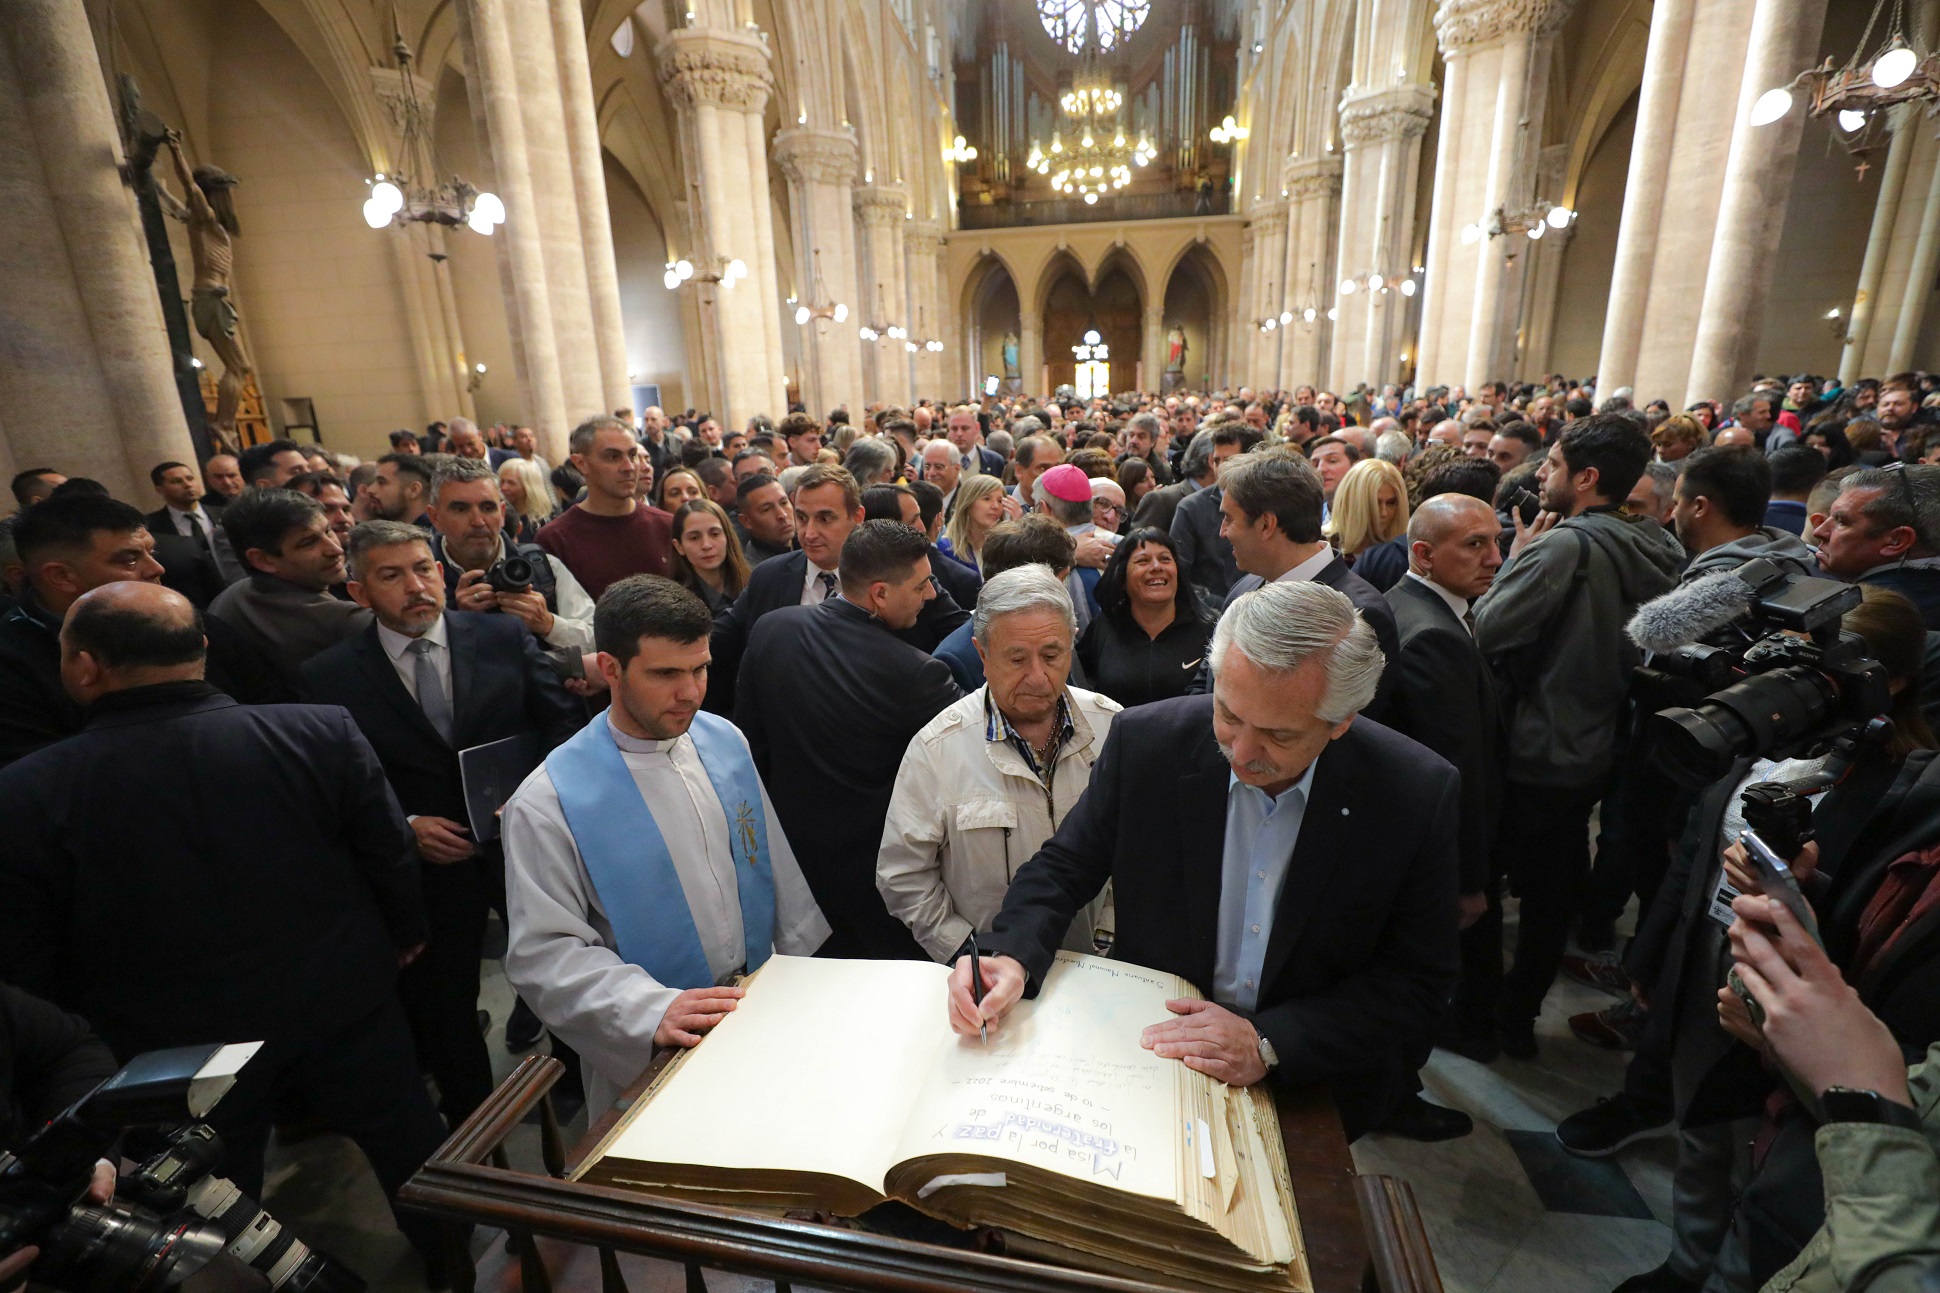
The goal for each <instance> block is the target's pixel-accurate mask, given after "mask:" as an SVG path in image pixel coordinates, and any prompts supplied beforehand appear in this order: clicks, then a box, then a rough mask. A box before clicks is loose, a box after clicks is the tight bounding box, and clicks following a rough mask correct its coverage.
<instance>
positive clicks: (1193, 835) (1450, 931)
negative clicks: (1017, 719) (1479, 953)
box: [980, 696, 1461, 1135]
mask: <svg viewBox="0 0 1940 1293" xmlns="http://www.w3.org/2000/svg"><path fill="white" fill-rule="evenodd" d="M1212 713H1213V702H1212V699H1211V698H1210V697H1206V696H1185V697H1181V698H1179V699H1177V700H1162V701H1158V702H1156V703H1154V704H1151V705H1143V706H1140V707H1139V708H1137V709H1128V710H1125V711H1124V712H1123V713H1121V714H1120V715H1119V716H1118V718H1117V719H1116V720H1114V721H1113V723H1112V725H1111V732H1110V733H1109V735H1107V736H1106V738H1105V745H1104V748H1103V750H1102V751H1101V752H1100V753H1099V756H1098V762H1097V763H1096V764H1095V765H1094V766H1093V767H1092V770H1091V782H1090V786H1089V788H1088V789H1087V790H1086V791H1085V794H1084V797H1083V798H1082V799H1080V800H1079V801H1078V804H1077V807H1075V808H1073V809H1072V810H1071V813H1070V815H1069V816H1067V817H1066V818H1065V819H1064V824H1063V825H1062V826H1060V827H1059V828H1058V830H1057V833H1056V834H1055V835H1053V836H1052V837H1051V838H1050V840H1048V841H1047V842H1046V843H1045V845H1044V847H1043V848H1042V849H1040V850H1039V851H1038V853H1037V855H1036V856H1035V857H1033V858H1032V859H1031V860H1030V861H1029V862H1027V863H1025V864H1024V865H1023V866H1022V867H1021V868H1019V869H1018V872H1017V876H1016V878H1015V879H1014V880H1012V881H1011V885H1010V890H1009V892H1008V893H1006V894H1005V896H1004V905H1003V909H1002V910H1001V911H1000V912H999V913H998V914H997V917H996V921H995V924H994V926H993V928H992V930H991V933H990V934H989V936H988V937H986V938H984V939H981V940H980V942H981V943H982V945H983V950H984V952H985V953H986V954H996V953H1001V954H1003V955H1006V956H1012V957H1015V958H1016V959H1017V960H1018V961H1020V962H1021V963H1022V964H1023V966H1024V969H1025V971H1026V973H1027V974H1028V975H1029V979H1030V982H1029V986H1028V988H1027V989H1026V991H1027V992H1029V993H1035V992H1036V991H1037V989H1038V987H1039V985H1041V984H1042V982H1043V978H1044V974H1045V972H1046V971H1047V970H1048V969H1049V968H1050V964H1051V958H1052V955H1053V954H1054V953H1055V952H1056V951H1057V949H1058V947H1059V945H1060V943H1061V941H1062V940H1063V938H1064V934H1065V930H1066V928H1067V927H1068V926H1069V925H1070V923H1071V919H1072V917H1073V915H1074V914H1075V913H1076V912H1078V911H1079V910H1080V909H1081V908H1082V907H1083V906H1084V904H1086V903H1088V902H1090V901H1091V900H1092V898H1094V897H1095V896H1097V894H1098V892H1099V891H1100V890H1101V889H1103V888H1104V886H1105V882H1106V881H1107V880H1109V881H1111V882H1112V891H1113V894H1114V900H1115V902H1116V904H1117V913H1118V925H1117V941H1116V943H1115V945H1114V946H1113V949H1112V955H1113V957H1115V958H1117V959H1119V960H1124V961H1129V962H1131V963H1133V964H1135V965H1145V966H1150V967H1152V968H1153V969H1158V970H1166V971H1170V972H1171V973H1173V974H1177V975H1179V976H1181V977H1182V978H1185V979H1187V980H1189V981H1190V982H1191V983H1193V984H1194V985H1195V986H1197V987H1198V988H1199V990H1200V991H1201V992H1203V993H1205V994H1206V995H1207V996H1208V997H1210V996H1211V995H1212V988H1213V981H1214V974H1215V971H1216V967H1217V961H1218V947H1219V905H1220V888H1221V884H1222V876H1223V871H1224V842H1225V836H1226V809H1227V798H1228V789H1229V785H1230V782H1231V779H1232V769H1231V767H1230V765H1228V764H1227V762H1226V760H1225V758H1224V756H1222V755H1221V754H1220V753H1219V747H1218V744H1217V743H1216V742H1215V740H1214V738H1213V726H1212ZM1404 792H1405V793H1406V795H1407V797H1408V800H1409V803H1410V805H1411V808H1410V811H1408V812H1396V811H1395V800H1396V796H1397V795H1398V794H1401V793H1404ZM1460 797H1461V788H1460V785H1459V778H1458V777H1457V776H1456V773H1455V771H1454V769H1452V768H1451V767H1449V766H1448V764H1447V763H1445V762H1444V761H1443V760H1442V759H1441V758H1440V757H1439V756H1437V755H1435V754H1433V753H1432V752H1430V751H1428V750H1426V749H1424V748H1422V747H1421V746H1419V745H1417V744H1415V743H1414V742H1413V741H1410V740H1408V739H1407V738H1405V737H1403V736H1401V735H1400V734H1399V733H1396V732H1393V731H1390V730H1389V729H1387V728H1385V727H1382V726H1381V725H1380V724H1378V723H1374V722H1370V721H1368V720H1367V719H1365V718H1363V719H1359V720H1357V721H1356V722H1355V723H1354V725H1353V726H1352V727H1350V728H1349V729H1348V730H1347V732H1346V734H1345V735H1343V736H1342V737H1341V738H1340V739H1339V740H1337V741H1334V742H1332V743H1330V744H1329V745H1328V746H1327V748H1326V750H1325V751H1324V752H1323V753H1322V754H1321V756H1320V760H1319V764H1318V766H1317V767H1316V768H1315V769H1314V779H1313V785H1312V788H1311V792H1310V794H1309V796H1308V799H1307V805H1306V812H1305V814H1304V815H1303V818H1302V823H1301V829H1300V836H1299V841H1298V843H1296V844H1295V846H1294V850H1293V856H1292V860H1291V863H1290V865H1289V867H1288V869H1287V873H1286V881H1285V884H1284V887H1283V888H1282V889H1281V892H1280V898H1279V903H1278V906H1277V907H1276V909H1275V911H1274V915H1273V930H1272V933H1271V934H1270V935H1269V937H1268V941H1267V951H1266V960H1265V965H1264V972H1265V973H1264V978H1263V979H1262V980H1261V983H1260V991H1259V997H1258V1009H1257V1010H1256V1011H1255V1012H1254V1014H1253V1015H1252V1019H1253V1023H1254V1026H1255V1027H1257V1028H1258V1029H1259V1030H1260V1032H1261V1033H1262V1034H1263V1035H1264V1036H1265V1037H1266V1038H1267V1039H1268V1040H1269V1041H1271V1042H1272V1043H1273V1047H1274V1050H1275V1051H1276V1052H1278V1054H1279V1058H1280V1066H1279V1068H1278V1069H1277V1070H1276V1071H1275V1075H1274V1077H1275V1080H1277V1081H1279V1082H1282V1083H1285V1084H1287V1085H1297V1084H1303V1083H1313V1082H1326V1083H1329V1084H1330V1085H1331V1086H1332V1087H1333V1090H1334V1097H1335V1100H1336V1101H1337V1102H1338V1103H1339V1105H1340V1109H1341V1113H1342V1116H1343V1118H1344V1119H1345V1120H1346V1122H1347V1125H1348V1128H1349V1134H1350V1135H1354V1134H1358V1132H1360V1131H1363V1130H1365V1129H1367V1128H1368V1127H1369V1126H1373V1125H1376V1124H1378V1123H1379V1121H1380V1119H1381V1117H1382V1115H1383V1114H1384V1113H1385V1112H1386V1111H1387V1109H1388V1108H1389V1107H1391V1106H1392V1104H1393V1103H1394V1102H1395V1101H1396V1100H1398V1099H1400V1098H1402V1097H1404V1096H1406V1095H1407V1094H1410V1093H1411V1092H1412V1090H1413V1084H1412V1076H1413V1071H1412V1068H1411V1067H1410V1066H1409V1062H1408V1058H1407V1056H1408V1051H1409V1047H1410V1045H1411V1044H1412V1042H1413V1041H1414V1039H1416V1038H1418V1037H1420V1036H1421V1035H1423V1034H1424V1033H1426V1032H1427V1031H1428V1030H1429V1029H1430V1028H1431V1027H1432V1025H1433V1024H1434V1022H1435V1021H1436V1019H1437V1018H1438V1017H1439V1015H1440V1012H1441V1010H1442V1007H1443V1004H1444V1002H1445V1001H1446V1000H1447V995H1448V991H1449V989H1450V988H1451V987H1452V986H1453V984H1454V981H1455V974H1456V965H1457V954H1456V939H1455V924H1456V920H1455V895H1456V886H1457V872H1458V869H1459V867H1458V861H1457V857H1458V845H1457V837H1456V831H1457V813H1458V804H1459V801H1460ZM1155 805H1163V811H1159V810H1156V809H1155V807H1154V806H1155ZM1153 1022H1157V1021H1156V1020H1155V1021H1153Z"/></svg>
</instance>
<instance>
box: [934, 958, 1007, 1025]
mask: <svg viewBox="0 0 1940 1293" xmlns="http://www.w3.org/2000/svg"><path fill="white" fill-rule="evenodd" d="M977 962H978V964H977V968H978V970H979V971H980V977H981V978H982V979H983V1000H982V1001H981V1002H979V1001H977V1000H975V999H974V998H973V997H972V994H971V992H970V957H969V956H967V955H965V956H960V957H958V958H957V963H956V968H955V969H953V970H951V971H950V1027H951V1029H952V1030H953V1031H954V1032H955V1033H956V1034H957V1035H958V1036H959V1037H975V1036H977V1035H978V1034H979V1032H980V1031H983V1030H987V1029H990V1028H995V1027H996V1026H997V1025H998V1024H999V1023H1001V1022H1002V1021H1003V1018H1004V1016H1005V1015H1007V1014H1009V1013H1010V1008H1011V1007H1012V1006H1014V1005H1016V1004H1017V1002H1018V1001H1019V999H1021V998H1022V997H1023V995H1024V967H1023V965H1022V964H1020V963H1019V962H1018V961H1016V960H1014V959H1013V958H1011V957H1008V956H979V957H978V958H977Z"/></svg>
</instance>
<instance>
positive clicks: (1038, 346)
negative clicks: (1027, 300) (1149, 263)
mask: <svg viewBox="0 0 1940 1293" xmlns="http://www.w3.org/2000/svg"><path fill="white" fill-rule="evenodd" d="M1017 295H1018V299H1019V301H1020V302H1022V300H1023V297H1024V293H1023V292H1022V291H1021V290H1020V291H1019V292H1018V294H1017ZM1018 316H1019V317H1018V323H1017V379H1018V381H1019V382H1020V383H1021V384H1022V385H1023V387H1024V394H1026V395H1035V396H1037V397H1038V398H1040V399H1042V398H1043V397H1045V396H1047V395H1049V394H1050V393H1051V392H1050V391H1048V390H1046V389H1045V387H1044V320H1043V319H1042V318H1041V317H1040V316H1038V315H1036V314H1033V313H1032V312H1031V308H1030V306H1029V305H1024V306H1023V308H1022V309H1021V310H1019V311H1018Z"/></svg>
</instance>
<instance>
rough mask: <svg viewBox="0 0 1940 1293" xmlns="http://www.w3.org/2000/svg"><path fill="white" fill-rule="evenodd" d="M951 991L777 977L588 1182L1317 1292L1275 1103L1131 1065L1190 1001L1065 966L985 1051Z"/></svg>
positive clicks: (795, 961) (610, 1140)
mask: <svg viewBox="0 0 1940 1293" xmlns="http://www.w3.org/2000/svg"><path fill="white" fill-rule="evenodd" d="M949 973H950V972H949V967H947V966H942V965H933V964H929V963H926V962H917V961H834V960H817V959H811V958H806V957H791V956H777V957H774V958H772V959H771V960H769V961H768V963H767V964H766V965H764V966H763V967H762V968H761V970H760V971H759V972H758V973H757V974H755V975H754V976H753V977H751V978H750V979H749V980H748V981H747V985H746V986H747V989H748V993H747V996H746V997H745V998H743V1000H742V1001H741V1003H740V1006H739V1008H738V1009H737V1010H735V1012H734V1013H733V1014H731V1015H729V1016H727V1017H726V1018H725V1019H724V1020H723V1021H722V1022H721V1023H720V1025H719V1026H717V1027H716V1028H715V1029H714V1031H713V1032H712V1033H710V1034H709V1035H708V1036H707V1038H706V1039H705V1040H703V1041H702V1042H701V1044H700V1045H699V1046H697V1047H695V1048H694V1049H693V1050H691V1051H689V1052H687V1053H686V1054H685V1055H683V1056H682V1057H681V1058H680V1060H679V1061H677V1062H676V1063H674V1064H671V1065H669V1066H668V1067H667V1069H665V1070H664V1071H663V1072H662V1074H661V1075H660V1077H659V1078H658V1080H657V1081H656V1082H655V1083H654V1085H653V1086H652V1087H650V1088H649V1089H648V1090H647V1092H646V1093H645V1094H644V1095H643V1096H642V1097H641V1099H640V1100H638V1101H637V1102H635V1104H634V1105H633V1107H632V1108H631V1109H630V1110H628V1112H627V1114H626V1115H625V1117H623V1118H622V1119H620V1121H619V1122H618V1123H617V1124H616V1125H615V1126H614V1128H613V1130H612V1132H611V1133H610V1134H609V1135H608V1136H607V1137H606V1139H605V1140H604V1141H603V1142H602V1143H601V1144H600V1146H599V1148H598V1150H597V1151H596V1152H595V1153H594V1154H593V1155H591V1156H590V1157H589V1158H588V1159H587V1161H586V1163H585V1164H584V1165H583V1166H582V1167H581V1169H580V1173H579V1176H580V1179H583V1180H587V1181H591V1182H596V1183H599V1184H607V1185H620V1186H626V1187H630V1188H636V1189H642V1190H649V1191H652V1192H654V1193H662V1194H670V1195H674V1196H678V1197H681V1198H687V1199H692V1200H696V1201H701V1202H707V1203H714V1204H721V1205H725V1206H730V1207H740V1208H754V1209H771V1210H786V1209H791V1208H812V1209H819V1210H824V1211H828V1212H833V1213H838V1214H841V1215H844V1216H854V1215H856V1214H858V1213H861V1212H864V1211H866V1210H867V1209H869V1208H871V1207H873V1206H875V1205H876V1204H879V1203H881V1202H883V1201H884V1200H885V1199H900V1200H902V1201H903V1202H905V1203H908V1204H910V1205H911V1206H913V1207H916V1208H918V1209H920V1210H922V1211H924V1212H926V1213H929V1214H931V1215H933V1216H936V1217H940V1218H942V1219H944V1220H946V1221H949V1222H952V1223H954V1224H956V1225H959V1226H996V1227H999V1228H1002V1229H1004V1230H1007V1231H1011V1232H1013V1233H1015V1234H1017V1235H1020V1236H1023V1237H1024V1238H1025V1239H1026V1240H1027V1241H1032V1242H1031V1250H1032V1251H1034V1252H1040V1253H1047V1250H1048V1253H1047V1255H1051V1256H1054V1257H1056V1258H1058V1259H1061V1260H1065V1261H1068V1262H1069V1263H1070V1264H1072V1265H1076V1266H1083V1267H1088V1268H1091V1269H1096V1270H1102V1271H1108V1272H1113V1273H1120V1274H1140V1273H1153V1272H1162V1273H1165V1274H1168V1275H1172V1276H1176V1277H1178V1278H1179V1279H1181V1280H1185V1281H1190V1282H1192V1283H1194V1284H1200V1285H1206V1286H1211V1287H1219V1288H1228V1289H1235V1290H1248V1291H1251V1290H1266V1289H1272V1290H1305V1289H1307V1288H1309V1287H1310V1284H1309V1281H1308V1278H1307V1270H1306V1265H1305V1263H1304V1261H1303V1260H1302V1258H1301V1251H1300V1229H1299V1225H1298V1222H1297V1220H1296V1218H1295V1215H1294V1204H1293V1191H1292V1187H1291V1184H1290V1181H1289V1178H1288V1174H1287V1165H1286V1155H1285V1153H1284V1152H1283V1150H1282V1147H1281V1142H1280V1128H1279V1121H1278V1119H1277V1117H1276V1116H1275V1114H1274V1110H1273V1104H1272V1101H1271V1099H1270V1098H1269V1097H1268V1096H1267V1094H1266V1093H1265V1092H1263V1091H1261V1090H1258V1089H1242V1088H1235V1087H1229V1086H1227V1085H1226V1084H1225V1083H1223V1082H1218V1081H1215V1080H1214V1079H1212V1078H1209V1077H1206V1076H1205V1075H1203V1074H1200V1073H1196V1072H1194V1071H1193V1070H1191V1069H1189V1068H1187V1067H1186V1066H1185V1065H1184V1064H1181V1063H1180V1062H1178V1061H1177V1060H1168V1059H1161V1058H1159V1057H1158V1056H1156V1055H1154V1054H1152V1053H1151V1052H1150V1051H1147V1050H1145V1049H1143V1048H1142V1047H1140V1045H1139V1040H1138V1039H1139V1034H1140V1031H1141V1030H1142V1029H1143V1028H1144V1027H1145V1026H1146V1025H1148V1024H1152V1023H1157V1022H1159V1021H1161V1020H1163V1019H1166V1018H1169V1017H1170V1016H1169V1013H1168V1012H1167V1010H1166V1008H1165V1002H1166V1001H1167V1000H1168V999H1170V998H1176V997H1192V996H1197V995H1198V993H1197V992H1195V991H1194V989H1193V988H1192V987H1191V986H1190V985H1189V984H1187V983H1186V982H1185V981H1184V980H1182V979H1179V978H1177V977H1176V976H1174V975H1170V974H1161V973H1159V972H1158V971H1155V970H1148V969H1143V968H1141V967H1139V966H1135V965H1125V964H1121V963H1120V962H1117V961H1109V960H1104V959H1101V958H1099V957H1095V956H1081V955H1078V954H1076V953H1072V952H1060V953H1058V957H1057V963H1056V964H1055V965H1054V966H1053V967H1052V969H1051V972H1050V974H1049V975H1048V976H1047V977H1046V980H1045V983H1044V989H1043V991H1042V992H1041V993H1039V995H1038V996H1037V998H1036V999H1035V1000H1034V1001H1025V1002H1022V1003H1020V1004H1019V1005H1018V1007H1017V1008H1016V1009H1015V1010H1013V1011H1012V1012H1011V1014H1010V1016H1009V1017H1008V1018H1007V1019H1005V1021H1004V1023H1003V1025H1002V1027H1001V1028H1000V1029H998V1030H997V1031H995V1032H993V1033H991V1035H990V1039H989V1041H987V1042H979V1041H978V1040H977V1039H976V1038H974V1037H971V1038H959V1037H957V1036H955V1035H954V1034H953V1033H952V1032H951V1031H950V1028H949V1023H948V1016H947V1010H946V1006H945V992H946V985H947V981H948V979H949Z"/></svg>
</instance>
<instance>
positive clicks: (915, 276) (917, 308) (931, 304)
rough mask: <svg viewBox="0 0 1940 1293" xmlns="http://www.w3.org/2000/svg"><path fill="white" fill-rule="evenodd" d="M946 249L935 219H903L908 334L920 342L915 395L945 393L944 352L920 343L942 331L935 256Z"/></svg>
mask: <svg viewBox="0 0 1940 1293" xmlns="http://www.w3.org/2000/svg"><path fill="white" fill-rule="evenodd" d="M942 250H943V235H942V230H941V229H940V228H939V227H938V225H937V223H936V222H935V221H934V220H906V221H904V222H903V255H904V270H905V273H906V274H907V275H908V280H909V301H910V321H909V337H910V340H911V341H914V342H917V343H918V345H917V347H916V353H915V354H914V355H911V356H910V359H911V360H912V362H911V364H910V368H911V371H912V374H913V376H912V379H911V383H910V389H911V391H912V392H913V393H914V394H915V395H916V396H924V395H928V396H933V397H938V398H940V397H942V396H943V395H945V394H946V392H945V391H944V390H943V374H942V369H941V365H940V363H939V362H938V361H939V360H940V359H941V356H940V355H938V354H937V353H936V352H935V351H932V350H925V349H924V348H923V347H922V345H921V343H922V342H925V341H928V340H930V339H931V338H933V337H941V336H942V335H943V329H942V326H941V324H942V317H943V313H944V311H943V300H942V295H941V293H940V292H939V291H938V289H937V273H936V263H937V262H936V258H937V255H938V254H939V253H940V252H941V251H942Z"/></svg>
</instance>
